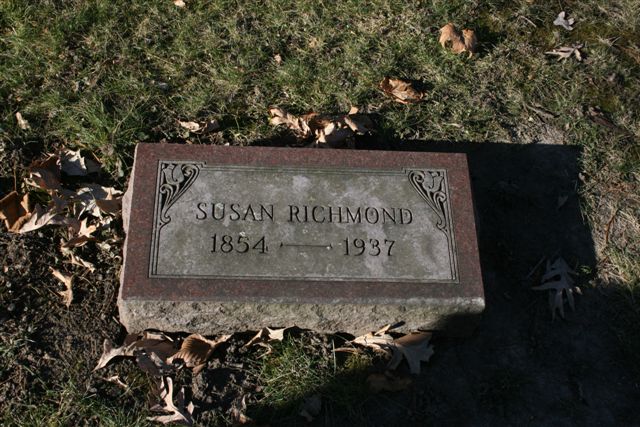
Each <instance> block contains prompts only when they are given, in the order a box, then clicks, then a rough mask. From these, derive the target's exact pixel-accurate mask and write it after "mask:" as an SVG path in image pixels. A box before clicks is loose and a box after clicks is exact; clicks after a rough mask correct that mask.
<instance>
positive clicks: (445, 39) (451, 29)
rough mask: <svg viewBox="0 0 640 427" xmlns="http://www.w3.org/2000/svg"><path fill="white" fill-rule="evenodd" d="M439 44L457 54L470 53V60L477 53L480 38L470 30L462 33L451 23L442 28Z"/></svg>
mask: <svg viewBox="0 0 640 427" xmlns="http://www.w3.org/2000/svg"><path fill="white" fill-rule="evenodd" d="M438 42H439V43H440V45H441V46H442V47H443V48H445V49H449V50H450V51H451V52H453V53H455V54H460V53H463V52H469V58H471V57H472V56H473V55H474V54H475V53H476V52H477V48H478V38H477V37H476V33H475V31H473V30H471V29H468V28H466V29H464V30H462V31H460V30H458V29H457V28H456V26H455V25H453V24H452V23H451V22H450V23H448V24H447V25H445V26H444V27H442V28H440V38H439V39H438Z"/></svg>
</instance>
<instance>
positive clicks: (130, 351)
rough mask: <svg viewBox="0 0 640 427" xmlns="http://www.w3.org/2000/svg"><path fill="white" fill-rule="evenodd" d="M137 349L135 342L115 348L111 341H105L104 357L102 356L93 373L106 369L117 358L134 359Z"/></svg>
mask: <svg viewBox="0 0 640 427" xmlns="http://www.w3.org/2000/svg"><path fill="white" fill-rule="evenodd" d="M135 348H136V347H135V342H133V343H129V344H128V345H123V346H121V347H117V348H114V347H113V344H112V343H111V341H109V340H108V339H105V340H104V342H103V343H102V356H100V359H99V360H98V364H97V365H96V367H95V368H93V372H95V371H97V370H98V369H102V368H104V367H105V366H107V364H109V362H111V360H113V359H114V358H116V357H132V356H133V355H134V351H135Z"/></svg>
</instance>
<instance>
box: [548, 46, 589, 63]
mask: <svg viewBox="0 0 640 427" xmlns="http://www.w3.org/2000/svg"><path fill="white" fill-rule="evenodd" d="M582 46H583V45H582V44H574V45H572V46H563V47H560V48H557V49H553V50H552V51H549V52H545V53H544V54H545V55H555V56H557V57H558V61H562V60H563V59H569V58H571V57H572V56H575V58H576V59H577V60H578V62H582V52H580V49H582Z"/></svg>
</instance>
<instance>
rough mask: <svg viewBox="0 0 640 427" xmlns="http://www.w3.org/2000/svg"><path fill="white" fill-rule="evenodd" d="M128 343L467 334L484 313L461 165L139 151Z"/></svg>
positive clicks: (125, 314)
mask: <svg viewBox="0 0 640 427" xmlns="http://www.w3.org/2000/svg"><path fill="white" fill-rule="evenodd" d="M127 199H128V201H129V203H128V206H125V227H126V228H127V230H126V231H127V243H126V246H125V265H124V269H123V275H122V287H121V291H120V298H119V306H120V315H121V321H122V322H123V324H124V325H125V326H126V327H127V328H128V329H129V330H140V329H144V328H156V329H163V330H168V331H176V330H185V331H190V332H201V333H219V332H230V331H235V330H244V329H257V328H260V327H263V326H290V325H294V324H295V325H297V326H300V327H306V328H311V329H316V330H323V331H331V332H335V331H339V330H343V331H346V332H352V333H360V332H363V331H367V330H370V329H375V328H376V327H378V326H380V325H381V324H384V323H392V322H397V321H404V322H405V325H406V326H405V327H406V328H407V329H418V328H422V329H434V328H440V329H446V330H448V331H450V332H451V333H452V334H464V333H467V332H468V331H469V330H471V329H472V328H473V325H474V323H475V321H476V320H477V314H478V313H480V312H481V311H482V309H483V307H484V299H483V290H482V281H481V276H480V267H479V261H478V254H477V244H476V235H475V226H474V221H473V206H472V203H471V192H470V188H469V178H468V172H467V163H466V158H465V155H464V154H451V153H449V154H442V153H437V154H436V153H406V152H403V153H399V152H373V151H352V150H317V149H285V148H254V147H243V148H241V147H210V146H184V145H169V144H163V145H160V144H140V145H139V146H138V148H137V150H136V158H135V164H134V171H133V176H132V179H131V181H130V188H129V192H128V194H127Z"/></svg>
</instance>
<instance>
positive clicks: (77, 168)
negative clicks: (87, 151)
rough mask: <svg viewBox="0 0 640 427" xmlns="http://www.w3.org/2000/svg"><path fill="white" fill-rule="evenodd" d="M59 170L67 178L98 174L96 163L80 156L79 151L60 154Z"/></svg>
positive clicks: (67, 151)
mask: <svg viewBox="0 0 640 427" xmlns="http://www.w3.org/2000/svg"><path fill="white" fill-rule="evenodd" d="M60 169H61V170H62V172H64V173H65V174H67V175H69V176H86V175H88V174H91V173H96V172H100V166H99V165H98V163H96V162H95V161H93V160H91V159H90V158H87V157H85V156H83V155H82V154H80V150H78V151H73V150H69V149H66V150H62V151H61V152H60Z"/></svg>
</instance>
